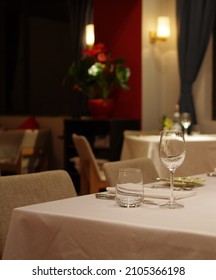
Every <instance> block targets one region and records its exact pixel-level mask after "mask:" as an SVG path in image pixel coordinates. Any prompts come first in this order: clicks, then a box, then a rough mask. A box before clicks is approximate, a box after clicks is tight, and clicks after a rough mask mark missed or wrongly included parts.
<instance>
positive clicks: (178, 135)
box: [159, 130, 186, 209]
mask: <svg viewBox="0 0 216 280" xmlns="http://www.w3.org/2000/svg"><path fill="white" fill-rule="evenodd" d="M185 153H186V147H185V140H184V133H183V132H182V131H178V130H166V131H162V132H161V134H160V144H159V156H160V160H161V162H162V163H163V164H164V166H165V167H166V168H168V169H169V171H170V199H169V201H168V202H167V203H165V204H162V205H161V207H163V208H170V209H175V208H181V207H183V205H182V204H178V203H177V202H176V201H175V197H174V193H173V189H174V186H173V180H174V173H175V171H176V168H178V167H179V166H180V165H181V164H182V163H183V161H184V159H185Z"/></svg>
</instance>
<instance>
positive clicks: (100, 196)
mask: <svg viewBox="0 0 216 280" xmlns="http://www.w3.org/2000/svg"><path fill="white" fill-rule="evenodd" d="M95 197H96V198H98V199H107V200H115V194H109V193H96V194H95ZM143 204H151V205H158V203H157V202H154V201H152V200H147V199H144V200H143Z"/></svg>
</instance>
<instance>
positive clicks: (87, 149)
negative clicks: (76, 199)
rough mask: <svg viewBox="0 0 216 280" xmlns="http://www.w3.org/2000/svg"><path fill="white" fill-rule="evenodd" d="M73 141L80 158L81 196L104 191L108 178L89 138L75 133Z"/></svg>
mask: <svg viewBox="0 0 216 280" xmlns="http://www.w3.org/2000/svg"><path fill="white" fill-rule="evenodd" d="M72 140H73V143H74V146H75V148H76V150H77V154H78V156H79V158H80V176H81V183H80V194H86V193H95V192H98V191H100V190H101V189H104V188H105V187H106V186H107V182H106V178H105V175H104V172H103V170H102V169H101V168H100V167H99V164H98V160H97V159H96V157H95V155H94V153H93V151H92V148H91V146H90V144H89V142H88V140H87V138H86V137H85V136H83V135H77V134H76V133H74V134H72ZM100 162H101V161H100ZM102 162H103V163H104V162H105V160H103V161H102Z"/></svg>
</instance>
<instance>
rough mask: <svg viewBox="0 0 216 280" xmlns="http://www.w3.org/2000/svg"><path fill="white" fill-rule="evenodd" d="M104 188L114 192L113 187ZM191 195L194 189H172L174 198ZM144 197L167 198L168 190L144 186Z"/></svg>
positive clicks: (168, 196) (193, 193)
mask: <svg viewBox="0 0 216 280" xmlns="http://www.w3.org/2000/svg"><path fill="white" fill-rule="evenodd" d="M106 190H107V192H108V193H112V194H114V193H115V187H107V188H106ZM193 195H196V192H195V191H174V197H175V199H181V198H186V197H189V196H193ZM144 197H151V198H160V199H169V198H170V190H169V189H159V188H158V189H151V188H144Z"/></svg>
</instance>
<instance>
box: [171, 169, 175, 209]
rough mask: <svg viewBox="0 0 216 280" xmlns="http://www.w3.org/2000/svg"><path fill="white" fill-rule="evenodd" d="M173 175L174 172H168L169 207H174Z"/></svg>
mask: <svg viewBox="0 0 216 280" xmlns="http://www.w3.org/2000/svg"><path fill="white" fill-rule="evenodd" d="M174 173H175V170H170V191H171V193H170V205H174V204H175V198H174V193H173V191H174Z"/></svg>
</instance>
